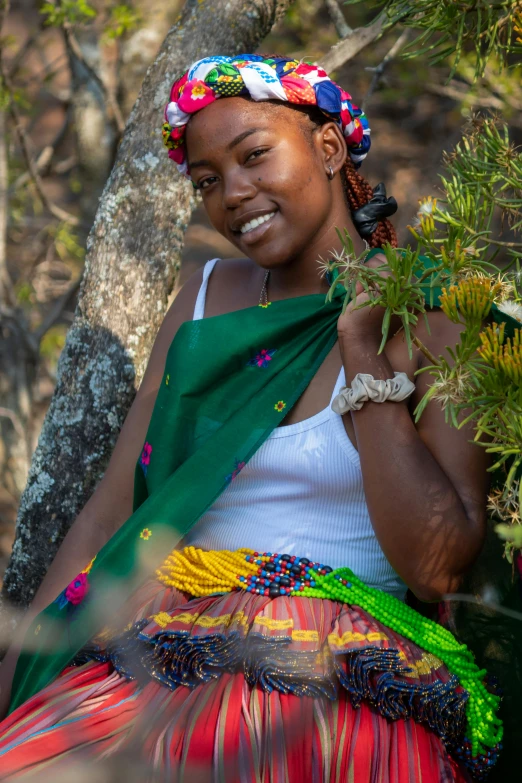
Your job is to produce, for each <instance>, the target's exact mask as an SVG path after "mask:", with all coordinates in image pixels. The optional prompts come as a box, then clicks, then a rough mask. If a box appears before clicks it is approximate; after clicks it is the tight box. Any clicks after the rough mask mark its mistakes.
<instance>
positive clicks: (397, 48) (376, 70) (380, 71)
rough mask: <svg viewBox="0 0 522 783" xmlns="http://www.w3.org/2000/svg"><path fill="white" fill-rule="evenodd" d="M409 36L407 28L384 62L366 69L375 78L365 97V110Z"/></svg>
mask: <svg viewBox="0 0 522 783" xmlns="http://www.w3.org/2000/svg"><path fill="white" fill-rule="evenodd" d="M409 35H410V30H409V29H408V28H406V29H405V30H403V31H402V33H401V34H400V35H399V37H398V38H397V40H396V41H395V43H394V44H393V46H392V48H391V49H390V51H389V52H388V54H387V55H386V56H385V57H384V58H383V60H382V61H381V62H380V63H379V65H378V66H377V67H376V68H365V70H366V71H372V72H373V76H372V81H371V83H370V86H369V87H368V92H367V93H366V95H365V96H364V98H363V101H362V104H361V106H362V108H363V109H364V108H365V106H366V104H367V102H368V101H369V99H370V98H371V96H372V95H373V93H374V92H375V90H376V89H377V87H378V86H379V83H380V81H381V79H382V75H383V73H384V70H385V68H386V66H387V65H389V64H390V62H391V61H392V60H393V59H394V58H395V57H396V56H397V55H398V53H399V52H400V50H401V49H402V47H403V46H404V44H405V43H406V41H407V40H408V38H409Z"/></svg>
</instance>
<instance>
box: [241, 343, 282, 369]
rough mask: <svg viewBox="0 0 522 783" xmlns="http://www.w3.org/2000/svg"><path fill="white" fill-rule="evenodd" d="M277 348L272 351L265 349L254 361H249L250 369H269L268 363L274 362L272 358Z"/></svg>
mask: <svg viewBox="0 0 522 783" xmlns="http://www.w3.org/2000/svg"><path fill="white" fill-rule="evenodd" d="M276 350H277V349H276V348H272V349H271V350H267V349H266V348H263V349H262V350H261V351H260V352H259V353H258V354H257V356H255V357H254V358H253V359H249V360H248V362H247V364H248V366H249V367H268V362H270V361H272V356H273V355H274V354H275V352H276Z"/></svg>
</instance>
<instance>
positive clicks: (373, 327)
mask: <svg viewBox="0 0 522 783" xmlns="http://www.w3.org/2000/svg"><path fill="white" fill-rule="evenodd" d="M384 264H386V256H384V254H378V255H375V256H373V257H372V258H370V259H369V261H368V262H367V264H366V265H367V266H369V267H371V268H372V269H378V268H379V267H380V266H383V265H384ZM381 275H382V277H383V278H385V277H389V276H390V272H387V271H385V270H383V271H382V273H381ZM355 291H356V297H355V299H352V301H351V302H350V303H349V305H348V307H347V308H346V310H345V312H344V313H343V314H342V315H341V316H339V320H338V321H337V333H338V335H339V340H341V341H343V342H345V341H346V342H349V343H350V344H351V345H352V346H354V345H355V346H357V345H360V346H361V347H365V348H369V349H372V348H373V347H374V346H375V353H377V351H378V350H379V346H380V344H381V340H382V319H383V317H384V308H383V307H380V306H379V305H375V306H374V307H372V306H371V305H368V306H367V307H362V308H360V309H357V308H358V306H359V305H361V304H363V303H364V302H367V301H368V300H369V299H370V296H369V294H368V293H367V292H366V291H365V290H364V288H363V286H362V284H361V283H357V284H356V288H355Z"/></svg>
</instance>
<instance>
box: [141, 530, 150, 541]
mask: <svg viewBox="0 0 522 783" xmlns="http://www.w3.org/2000/svg"><path fill="white" fill-rule="evenodd" d="M151 535H152V530H151V529H150V528H148V527H144V528H143V530H142V531H141V533H140V538H143V540H144V541H148V540H149V538H150V537H151Z"/></svg>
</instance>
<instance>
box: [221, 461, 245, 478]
mask: <svg viewBox="0 0 522 783" xmlns="http://www.w3.org/2000/svg"><path fill="white" fill-rule="evenodd" d="M235 463H236V467H235V468H234V470H233V471H232V473H229V474H228V476H225V481H226V482H227V483H228V482H230V481H234V479H235V477H236V476H237V474H238V473H240V472H241V471H242V470H243V468H244V467H245V465H246V462H239V461H238V460H237V459H236V460H235Z"/></svg>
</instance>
